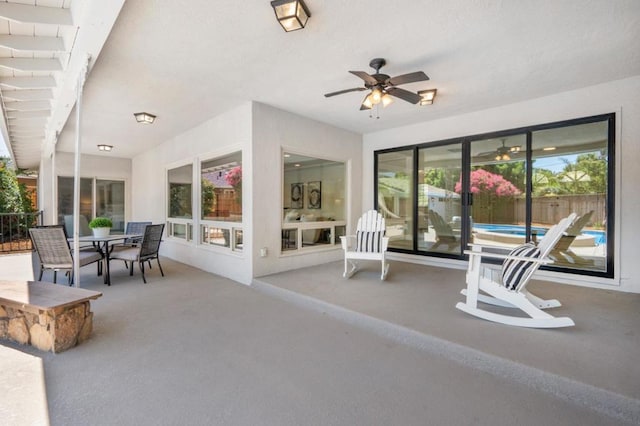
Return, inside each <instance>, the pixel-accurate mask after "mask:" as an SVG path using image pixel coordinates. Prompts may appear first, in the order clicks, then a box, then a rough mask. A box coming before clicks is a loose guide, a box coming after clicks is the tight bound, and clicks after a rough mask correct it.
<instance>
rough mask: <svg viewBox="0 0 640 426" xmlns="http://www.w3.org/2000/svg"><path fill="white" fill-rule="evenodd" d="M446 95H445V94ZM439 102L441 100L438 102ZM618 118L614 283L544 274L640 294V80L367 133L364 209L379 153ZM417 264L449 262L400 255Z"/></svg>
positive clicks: (456, 264) (369, 200)
mask: <svg viewBox="0 0 640 426" xmlns="http://www.w3.org/2000/svg"><path fill="white" fill-rule="evenodd" d="M443 92H444V91H443ZM436 102H437V100H436ZM611 112H614V113H616V170H617V178H616V191H617V192H616V202H617V205H616V218H615V222H616V229H615V240H616V248H615V250H616V265H615V278H614V279H613V280H607V279H601V278H597V279H596V278H592V277H579V276H575V275H569V274H557V273H550V272H543V271H541V272H540V273H539V276H540V277H541V278H543V277H550V278H553V279H554V280H557V281H560V282H566V283H571V284H580V285H586V286H592V287H601V288H610V289H618V290H622V291H628V292H636V293H640V276H639V275H638V274H637V273H636V270H635V266H636V265H635V263H636V262H637V253H638V251H639V250H638V244H639V238H640V221H639V220H638V219H637V217H638V214H639V212H640V191H638V190H637V187H638V183H640V167H638V162H640V120H639V119H638V117H640V76H636V77H632V78H628V79H624V80H618V81H613V82H609V83H606V84H600V85H596V86H591V87H587V88H584V89H580V90H574V91H570V92H564V93H558V94H556V95H553V96H547V97H544V98H539V99H532V100H530V101H526V102H521V103H517V104H513V105H506V106H503V107H499V108H492V109H488V110H483V111H478V112H474V113H471V114H465V115H459V116H455V117H449V118H446V119H440V120H433V121H428V122H424V123H420V124H416V125H411V126H405V127H400V128H394V129H389V130H385V131H381V132H376V133H370V134H366V135H364V137H363V141H364V144H363V153H362V154H363V174H362V187H363V189H364V190H363V192H362V194H363V197H362V203H363V205H364V206H372V205H373V194H374V188H373V173H374V170H373V160H372V159H373V152H374V151H375V150H379V149H384V148H392V147H397V146H404V145H413V144H417V143H425V142H430V141H439V140H445V139H450V138H457V137H462V136H469V135H474V134H481V133H486V132H492V131H499V130H504V129H512V128H518V127H522V126H529V125H537V124H544V123H551V122H556V121H562V120H569V119H574V118H580V117H588V116H593V115H599V114H606V113H611ZM394 257H395V258H404V259H407V260H411V261H417V262H424V263H429V262H437V263H439V264H449V265H450V266H452V267H462V266H464V265H465V264H466V263H464V262H459V261H451V262H446V261H442V260H435V259H429V258H428V257H424V256H403V255H394ZM461 284H462V283H461Z"/></svg>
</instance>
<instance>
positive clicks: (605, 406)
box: [0, 259, 640, 425]
mask: <svg viewBox="0 0 640 426" xmlns="http://www.w3.org/2000/svg"><path fill="white" fill-rule="evenodd" d="M162 263H163V267H164V269H165V274H166V277H164V278H162V277H161V276H160V274H159V271H158V270H157V268H156V267H154V268H153V270H151V271H150V272H149V273H148V282H149V283H148V284H147V285H144V284H143V283H142V280H141V278H140V275H139V273H136V275H134V276H133V277H129V276H128V273H127V271H126V269H125V268H124V266H122V267H120V266H118V265H117V264H114V267H113V269H112V282H113V285H112V286H111V287H106V286H104V285H103V284H102V282H101V279H100V278H98V277H96V276H95V269H94V268H93V267H87V268H83V270H82V277H81V283H82V287H83V288H88V289H94V290H98V291H102V292H103V293H104V295H103V297H102V298H100V299H98V300H97V301H95V302H93V303H92V308H93V311H94V314H95V317H94V332H93V335H92V337H91V338H90V339H89V340H88V341H87V342H85V343H83V344H82V345H80V346H78V347H75V348H72V349H71V350H69V351H67V352H63V353H61V354H50V353H42V352H39V351H37V350H34V349H32V348H30V347H25V346H20V345H16V344H12V343H8V342H3V346H1V347H0V351H2V354H1V355H2V357H3V358H5V359H8V358H7V357H11V356H12V353H14V354H19V356H16V359H18V358H20V357H24V356H28V357H29V358H31V359H33V358H34V357H35V358H39V359H41V360H42V366H43V369H44V377H43V378H42V381H43V382H44V383H41V382H39V383H38V382H34V378H33V377H36V376H37V374H32V375H31V376H29V377H30V378H29V381H30V382H29V383H22V384H21V386H19V388H20V389H22V388H24V387H25V386H29V385H32V387H33V392H36V394H34V401H36V402H38V401H41V399H42V398H41V397H42V395H40V394H41V393H42V392H43V390H42V389H44V392H46V395H45V396H46V401H47V403H48V416H49V420H50V423H51V424H53V425H85V424H92V425H112V424H119V425H133V424H136V425H141V424H145V425H146V424H154V425H158V424H167V425H170V424H232V425H257V424H260V425H262V424H265V425H271V424H273V425H301V424H305V425H314V424H318V425H320V424H322V425H325V424H333V425H356V424H357V425H360V424H362V425H365V424H366V425H378V424H380V425H383V424H384V425H388V424H402V425H413V424H415V425H424V424H434V425H440V424H446V425H467V424H478V425H485V424H486V425H503V424H505V425H506V424H518V425H540V424H545V425H573V424H583V425H605V424H606V425H610V424H637V423H638V422H639V421H640V401H639V400H638V398H639V397H640V368H639V367H638V365H637V362H635V358H636V354H637V353H638V349H640V342H639V338H638V333H637V330H638V326H639V325H640V316H639V314H638V310H637V307H638V306H640V303H639V302H640V296H639V295H630V294H622V293H616V292H610V291H601V290H592V289H584V288H578V287H570V286H563V285H554V284H551V283H542V282H535V283H532V284H533V286H532V289H533V290H536V291H538V293H539V294H540V295H542V296H549V295H553V296H554V297H557V298H558V299H560V300H561V301H562V302H563V303H564V306H563V307H562V308H560V309H557V310H556V311H558V313H559V314H564V315H568V316H571V317H572V318H573V319H574V320H575V321H576V324H577V326H576V327H573V328H570V329H564V330H529V329H526V330H522V329H516V328H512V327H507V326H502V325H498V324H492V323H489V322H486V321H482V320H479V319H476V318H473V317H469V316H467V315H466V314H464V313H462V312H459V311H457V310H456V309H455V308H454V305H455V302H456V301H457V300H460V298H461V297H462V296H460V295H459V294H458V291H459V289H460V288H462V286H463V279H464V272H463V271H456V270H445V269H439V268H432V267H427V266H420V265H412V264H407V263H399V262H392V265H391V271H390V274H389V277H388V280H387V281H386V282H380V281H379V279H378V278H379V277H378V272H377V267H376V265H372V267H371V268H370V269H369V268H364V270H363V271H361V272H359V273H358V274H356V275H355V276H354V277H353V278H352V279H350V280H344V279H342V277H341V266H342V265H341V263H340V262H336V263H330V264H327V265H321V266H317V267H311V268H304V269H300V270H296V271H290V272H286V273H281V274H276V275H271V276H267V277H262V278H259V279H257V280H256V281H255V283H254V285H253V286H251V287H248V286H244V285H241V284H238V283H235V282H233V281H231V280H228V279H225V278H221V277H218V276H215V275H211V274H208V273H205V272H203V271H200V270H197V269H194V268H191V267H189V266H186V265H184V264H181V263H178V262H173V261H171V260H167V259H162ZM136 272H137V271H136ZM45 278H46V276H45ZM274 296H275V297H274ZM29 362H30V363H32V364H33V362H32V361H29ZM1 374H2V375H3V381H5V379H7V376H8V372H7V370H4V372H3V373H1ZM14 376H15V375H14ZM32 382H33V383H32ZM5 388H6V386H5ZM20 389H6V390H5V391H4V392H3V395H4V396H3V398H2V400H1V402H0V417H2V416H3V415H5V414H6V413H7V412H9V411H11V410H10V408H9V409H8V408H7V407H9V406H15V405H14V404H15V403H16V402H22V404H21V405H20V407H21V408H20V409H21V410H24V409H25V408H24V407H25V404H24V401H23V398H24V395H25V392H19V390H20ZM22 390H23V391H24V389H22ZM14 391H15V392H14ZM26 394H27V395H28V394H29V393H28V392H26ZM11 395H15V398H19V401H17V400H12V398H13V397H12V396H11ZM41 406H42V404H41V403H39V405H37V407H36V409H39V410H41V409H42V407H41ZM31 417H33V416H31ZM24 418H25V419H27V418H28V416H25V417H24ZM6 419H7V417H5V418H4V419H2V418H0V423H2V424H27V423H26V422H24V423H20V422H19V421H18V422H16V423H14V422H12V423H7V422H5V421H3V420H6ZM41 420H42V421H46V420H47V419H41ZM28 424H33V423H32V422H29V423H28ZM36 424H38V423H36ZM42 424H46V423H42Z"/></svg>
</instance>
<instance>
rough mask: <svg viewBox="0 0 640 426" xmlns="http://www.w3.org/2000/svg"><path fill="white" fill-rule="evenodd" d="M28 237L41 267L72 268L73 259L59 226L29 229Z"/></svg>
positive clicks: (62, 230)
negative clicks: (63, 266) (61, 266)
mask: <svg viewBox="0 0 640 426" xmlns="http://www.w3.org/2000/svg"><path fill="white" fill-rule="evenodd" d="M29 235H30V236H31V241H32V242H33V246H34V247H35V249H36V252H37V253H38V257H39V258H40V263H41V264H43V265H53V264H55V265H68V266H69V267H72V265H73V258H72V257H71V252H70V251H69V243H68V242H67V238H66V237H65V235H64V229H62V227H60V226H52V227H43V228H31V229H29Z"/></svg>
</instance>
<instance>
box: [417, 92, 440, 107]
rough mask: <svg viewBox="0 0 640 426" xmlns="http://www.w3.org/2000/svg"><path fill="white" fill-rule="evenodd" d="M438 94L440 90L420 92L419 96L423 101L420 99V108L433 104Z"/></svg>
mask: <svg viewBox="0 0 640 426" xmlns="http://www.w3.org/2000/svg"><path fill="white" fill-rule="evenodd" d="M437 92H438V89H429V90H422V91H420V92H418V95H420V96H421V97H422V99H420V106H424V105H431V104H433V100H434V99H435V98H436V93H437Z"/></svg>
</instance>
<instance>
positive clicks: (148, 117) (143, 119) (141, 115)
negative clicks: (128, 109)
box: [133, 112, 156, 124]
mask: <svg viewBox="0 0 640 426" xmlns="http://www.w3.org/2000/svg"><path fill="white" fill-rule="evenodd" d="M133 116H134V117H135V118H136V121H137V122H138V123H142V124H153V122H154V121H156V116H155V115H153V114H149V113H148V112H135V113H133Z"/></svg>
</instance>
